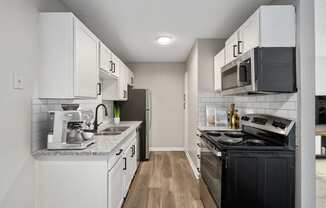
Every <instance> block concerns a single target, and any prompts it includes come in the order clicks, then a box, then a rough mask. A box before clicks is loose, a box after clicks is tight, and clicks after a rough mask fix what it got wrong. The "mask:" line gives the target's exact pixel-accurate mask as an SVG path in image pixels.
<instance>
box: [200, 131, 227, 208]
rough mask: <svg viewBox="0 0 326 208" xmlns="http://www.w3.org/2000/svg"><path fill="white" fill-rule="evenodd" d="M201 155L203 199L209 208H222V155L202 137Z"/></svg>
mask: <svg viewBox="0 0 326 208" xmlns="http://www.w3.org/2000/svg"><path fill="white" fill-rule="evenodd" d="M200 153H201V156H200V173H201V181H200V182H201V193H200V195H201V199H202V201H203V203H204V205H205V207H207V208H211V207H217V208H220V207H221V192H222V167H223V157H222V153H221V152H218V151H217V150H215V149H214V147H213V145H212V144H211V143H210V142H209V141H208V140H207V139H206V138H205V137H203V136H202V137H201V152H200ZM205 192H207V193H205ZM208 195H210V196H208ZM210 199H212V200H210ZM213 204H214V205H213Z"/></svg>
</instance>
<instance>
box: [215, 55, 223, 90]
mask: <svg viewBox="0 0 326 208" xmlns="http://www.w3.org/2000/svg"><path fill="white" fill-rule="evenodd" d="M224 65H225V49H222V50H221V51H220V52H219V53H218V54H217V55H216V56H215V57H214V89H215V91H218V92H220V91H221V90H222V79H221V70H222V67H223V66H224Z"/></svg>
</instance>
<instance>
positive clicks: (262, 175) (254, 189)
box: [222, 153, 295, 208]
mask: <svg viewBox="0 0 326 208" xmlns="http://www.w3.org/2000/svg"><path fill="white" fill-rule="evenodd" d="M228 161H229V162H228V165H227V169H226V173H225V175H224V176H225V179H226V181H224V184H223V185H224V186H225V187H226V189H224V191H223V192H222V193H224V195H223V197H225V199H226V200H225V202H224V203H225V204H224V206H225V207H230V208H237V207H251V208H261V207H266V208H274V207H278V208H294V193H295V192H294V182H295V174H294V156H293V155H291V154H290V153H289V154H288V155H287V154H284V153H280V155H279V154H277V153H248V154H247V155H245V154H239V155H237V153H234V154H232V155H231V156H229V159H228ZM248 179H249V180H248Z"/></svg>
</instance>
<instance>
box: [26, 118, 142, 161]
mask: <svg viewBox="0 0 326 208" xmlns="http://www.w3.org/2000/svg"><path fill="white" fill-rule="evenodd" d="M141 123H142V122H141V121H122V122H120V124H119V126H129V128H128V129H127V130H126V131H124V132H123V133H122V134H119V135H112V136H111V135H110V136H107V135H106V136H95V143H94V144H92V145H90V146H89V147H88V148H86V149H84V150H48V149H43V150H39V151H37V152H34V153H33V154H32V155H33V156H34V157H35V158H36V159H42V158H43V157H55V156H109V155H110V153H111V152H112V151H113V150H114V149H115V148H116V147H117V146H118V145H120V144H121V143H122V142H123V141H124V140H125V139H126V138H127V136H128V135H129V134H130V133H132V132H133V131H134V130H135V129H136V128H137V127H139V126H140V124H141ZM110 126H113V124H108V125H105V126H102V129H103V128H107V127H110Z"/></svg>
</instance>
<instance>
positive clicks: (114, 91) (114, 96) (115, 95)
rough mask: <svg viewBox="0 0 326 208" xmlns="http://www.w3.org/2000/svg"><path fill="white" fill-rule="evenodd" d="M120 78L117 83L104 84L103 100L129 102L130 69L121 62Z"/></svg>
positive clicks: (107, 82) (109, 81)
mask: <svg viewBox="0 0 326 208" xmlns="http://www.w3.org/2000/svg"><path fill="white" fill-rule="evenodd" d="M117 66H119V78H118V80H117V81H111V80H108V81H104V82H103V89H102V91H103V100H121V101H123V100H127V99H128V76H129V74H128V70H129V69H128V67H127V66H126V65H125V64H124V63H123V62H121V61H119V62H118V65H117Z"/></svg>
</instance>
